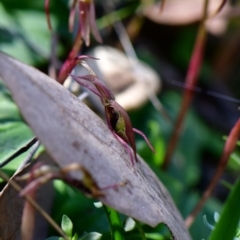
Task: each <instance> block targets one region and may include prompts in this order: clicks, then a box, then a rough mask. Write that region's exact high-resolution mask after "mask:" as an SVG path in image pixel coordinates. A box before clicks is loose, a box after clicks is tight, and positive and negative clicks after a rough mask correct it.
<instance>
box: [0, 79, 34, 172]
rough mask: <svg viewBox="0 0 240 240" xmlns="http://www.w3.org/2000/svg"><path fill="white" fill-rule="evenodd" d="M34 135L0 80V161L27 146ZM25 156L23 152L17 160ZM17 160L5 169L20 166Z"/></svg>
mask: <svg viewBox="0 0 240 240" xmlns="http://www.w3.org/2000/svg"><path fill="white" fill-rule="evenodd" d="M32 137H33V133H32V131H31V129H30V128H29V127H28V126H27V125H26V124H25V123H24V121H23V119H22V117H21V115H20V113H19V110H18V108H17V106H16V105H15V103H14V102H13V100H12V99H11V97H10V94H9V92H8V90H7V88H6V87H5V86H4V85H3V83H2V82H1V81H0V163H1V162H2V161H3V160H5V159H6V158H8V157H9V156H11V155H12V154H13V153H14V152H16V151H17V150H19V149H20V148H22V147H23V146H25V145H26V144H27V143H28V142H29V140H30V139H31V138H32ZM25 156H26V154H23V155H21V156H19V157H18V158H17V159H16V160H17V161H18V162H19V161H22V159H23V158H24V157H25ZM16 160H14V161H13V162H11V163H9V164H8V165H6V166H5V167H4V168H3V169H4V170H7V171H14V170H15V169H16V168H17V166H18V162H16Z"/></svg>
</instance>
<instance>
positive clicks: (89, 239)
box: [79, 232, 102, 240]
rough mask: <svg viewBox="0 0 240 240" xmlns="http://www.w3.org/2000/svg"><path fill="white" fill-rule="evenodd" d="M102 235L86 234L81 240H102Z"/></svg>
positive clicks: (95, 233)
mask: <svg viewBox="0 0 240 240" xmlns="http://www.w3.org/2000/svg"><path fill="white" fill-rule="evenodd" d="M101 238H102V234H100V233H97V232H91V233H85V234H84V235H83V236H82V237H81V238H80V239H79V240H100V239H101Z"/></svg>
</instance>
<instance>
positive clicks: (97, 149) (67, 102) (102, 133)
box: [0, 53, 190, 240]
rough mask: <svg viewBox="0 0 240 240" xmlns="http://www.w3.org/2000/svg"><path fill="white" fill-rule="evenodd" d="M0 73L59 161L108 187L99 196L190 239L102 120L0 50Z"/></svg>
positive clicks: (168, 202)
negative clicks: (75, 166)
mask: <svg viewBox="0 0 240 240" xmlns="http://www.w3.org/2000/svg"><path fill="white" fill-rule="evenodd" d="M0 76H1V77H2V78H3V80H4V81H5V83H6V85H7V86H8V88H9V89H10V91H11V93H12V96H13V98H14V100H15V101H16V103H17V104H18V106H19V108H20V110H21V112H22V115H23V116H24V118H25V119H26V121H27V122H28V124H29V125H30V127H31V128H32V130H33V131H34V132H35V134H36V135H37V137H38V138H39V140H40V141H41V142H42V144H43V145H44V146H45V147H46V149H47V150H48V152H49V153H50V154H51V156H52V157H53V159H54V160H55V161H56V162H57V163H58V164H59V165H60V166H66V165H68V164H70V163H74V162H75V163H79V164H81V165H82V166H83V167H84V168H86V169H87V170H88V171H89V172H90V174H91V175H92V177H93V178H94V180H95V181H96V183H97V184H98V186H99V187H100V188H104V187H106V186H109V185H112V184H114V183H116V184H117V183H120V182H124V181H127V182H128V184H127V185H126V186H123V187H121V188H119V189H118V190H115V189H108V190H106V192H105V197H103V198H100V200H101V201H102V202H103V203H104V204H107V205H109V206H111V207H113V208H115V209H116V210H118V211H119V212H121V213H124V214H126V215H129V216H131V217H133V218H135V219H138V220H140V221H142V222H144V223H146V224H149V225H151V226H156V225H157V224H159V223H161V222H163V223H165V224H166V225H167V226H168V227H169V228H170V230H171V232H172V234H173V236H174V239H177V240H178V239H179V240H188V239H190V236H189V233H188V232H187V230H186V228H185V226H184V223H183V220H182V217H181V216H180V214H179V211H178V210H177V208H176V206H175V205H174V203H173V201H172V199H171V197H170V195H169V193H168V192H167V190H166V189H165V187H164V186H163V185H162V183H161V182H160V181H159V180H158V178H157V177H156V175H155V174H154V173H153V172H152V171H151V170H150V168H149V167H148V166H147V164H146V163H145V162H144V161H143V160H141V159H140V158H139V162H138V163H137V164H135V166H134V167H133V166H132V165H131V162H130V159H129V155H128V154H127V152H126V151H125V149H124V147H123V146H122V145H121V144H120V143H119V142H118V141H117V139H116V138H115V137H114V136H113V134H112V133H111V131H110V130H109V129H108V127H107V126H106V125H105V124H104V123H103V121H102V120H101V119H100V118H99V117H98V116H96V115H95V114H94V113H93V112H92V111H91V110H90V109H89V108H88V107H87V106H86V105H84V104H83V103H82V102H80V101H79V100H78V99H77V98H76V97H75V96H73V95H72V94H71V93H70V92H68V91H67V90H66V89H65V88H64V87H62V86H61V85H60V84H59V83H57V82H56V81H54V80H53V79H51V78H49V77H48V76H46V75H45V74H43V73H41V72H39V71H38V70H36V69H34V68H32V67H29V66H27V65H25V64H23V63H21V62H19V61H17V60H15V59H13V58H11V57H9V56H7V55H5V54H3V53H0Z"/></svg>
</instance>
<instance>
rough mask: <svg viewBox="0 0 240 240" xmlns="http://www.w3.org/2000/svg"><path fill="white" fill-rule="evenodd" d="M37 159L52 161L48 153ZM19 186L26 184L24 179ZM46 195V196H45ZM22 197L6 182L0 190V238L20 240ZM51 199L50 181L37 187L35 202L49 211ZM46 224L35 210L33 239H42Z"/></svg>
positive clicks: (3, 239)
mask: <svg viewBox="0 0 240 240" xmlns="http://www.w3.org/2000/svg"><path fill="white" fill-rule="evenodd" d="M38 161H46V162H48V164H50V163H51V162H52V160H51V158H50V157H49V155H46V154H44V155H41V156H39V158H38ZM31 167H32V166H28V167H26V168H25V169H23V170H22V171H21V172H19V173H18V174H16V175H15V176H14V177H13V179H14V180H15V181H17V180H16V179H17V177H19V176H21V175H22V174H24V173H27V172H28V171H29V170H30V169H31ZM18 183H19V185H20V186H22V187H24V186H25V185H26V182H25V181H19V182H18ZM46 195H47V196H48V197H47V198H46ZM24 201H25V200H24V198H21V197H19V192H17V191H16V190H15V189H14V188H13V187H12V186H11V185H9V184H7V185H6V186H5V187H4V189H3V190H2V191H1V192H0V240H6V239H9V240H18V239H19V240H20V239H21V223H22V213H23V207H24ZM52 201H53V187H52V184H51V183H48V184H45V185H44V187H41V188H39V190H38V192H37V202H38V203H39V204H40V205H41V207H43V208H44V209H45V210H47V211H50V208H51V204H52ZM47 229H48V224H47V222H46V220H45V219H43V217H42V216H41V215H40V214H39V213H38V212H36V220H35V228H34V237H33V239H44V238H45V237H46V236H47Z"/></svg>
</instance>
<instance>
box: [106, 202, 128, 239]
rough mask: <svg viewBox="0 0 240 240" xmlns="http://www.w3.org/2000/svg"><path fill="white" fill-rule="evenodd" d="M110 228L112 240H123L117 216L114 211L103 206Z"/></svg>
mask: <svg viewBox="0 0 240 240" xmlns="http://www.w3.org/2000/svg"><path fill="white" fill-rule="evenodd" d="M103 208H104V211H105V213H106V215H107V218H108V222H109V225H110V228H111V234H112V240H124V239H125V237H124V232H123V227H122V223H121V219H120V217H119V214H118V212H117V211H115V210H114V209H112V208H110V207H107V206H105V205H103Z"/></svg>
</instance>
